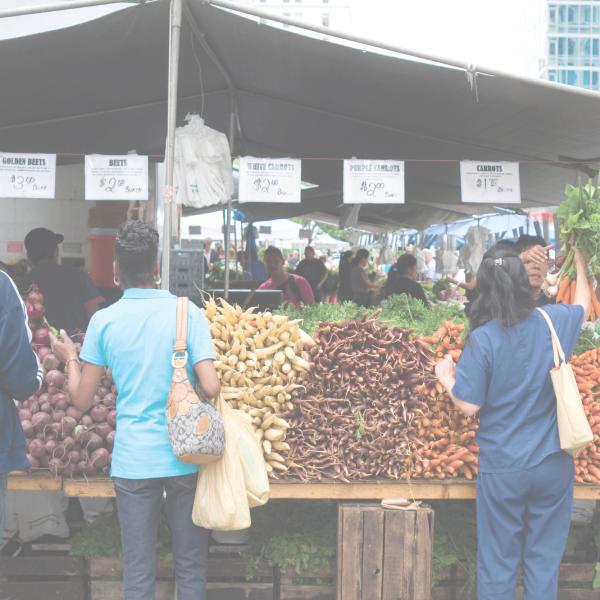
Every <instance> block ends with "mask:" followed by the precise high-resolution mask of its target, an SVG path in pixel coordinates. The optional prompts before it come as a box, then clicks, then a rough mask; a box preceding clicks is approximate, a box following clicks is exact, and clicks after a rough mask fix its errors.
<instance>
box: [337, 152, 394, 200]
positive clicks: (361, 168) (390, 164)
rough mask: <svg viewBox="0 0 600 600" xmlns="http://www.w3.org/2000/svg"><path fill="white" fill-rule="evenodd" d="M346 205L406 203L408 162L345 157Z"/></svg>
mask: <svg viewBox="0 0 600 600" xmlns="http://www.w3.org/2000/svg"><path fill="white" fill-rule="evenodd" d="M344 204H404V162H402V161H399V160H357V159H351V160H345V161H344Z"/></svg>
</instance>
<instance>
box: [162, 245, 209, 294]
mask: <svg viewBox="0 0 600 600" xmlns="http://www.w3.org/2000/svg"><path fill="white" fill-rule="evenodd" d="M197 288H199V289H203V288H204V252H203V251H202V250H175V251H173V252H172V253H171V265H170V278H169V289H170V290H171V293H172V294H175V295H176V296H188V297H189V296H193V295H194V294H195V293H196V292H197Z"/></svg>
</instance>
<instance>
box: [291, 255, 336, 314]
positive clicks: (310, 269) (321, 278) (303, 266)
mask: <svg viewBox="0 0 600 600" xmlns="http://www.w3.org/2000/svg"><path fill="white" fill-rule="evenodd" d="M295 274H296V275H300V277H304V279H306V281H308V283H310V287H311V288H312V291H313V296H314V297H315V301H316V302H321V300H322V298H323V294H322V291H321V290H322V287H323V284H324V283H325V281H327V276H328V272H327V267H326V266H325V265H324V264H323V261H321V260H319V259H318V258H317V255H316V252H315V249H314V248H313V247H312V246H306V248H305V249H304V259H303V260H301V261H300V262H299V263H298V266H297V267H296V271H295Z"/></svg>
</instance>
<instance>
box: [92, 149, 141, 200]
mask: <svg viewBox="0 0 600 600" xmlns="http://www.w3.org/2000/svg"><path fill="white" fill-rule="evenodd" d="M85 199H86V200H148V157H147V156H137V154H126V155H124V156H106V155H103V154H90V155H88V156H86V157H85Z"/></svg>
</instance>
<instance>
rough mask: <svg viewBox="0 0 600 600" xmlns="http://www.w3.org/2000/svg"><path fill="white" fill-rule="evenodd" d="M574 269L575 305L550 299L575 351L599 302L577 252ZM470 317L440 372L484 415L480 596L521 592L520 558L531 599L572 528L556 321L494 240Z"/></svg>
mask: <svg viewBox="0 0 600 600" xmlns="http://www.w3.org/2000/svg"><path fill="white" fill-rule="evenodd" d="M576 267H577V295H576V297H575V304H574V305H573V306H567V305H555V306H545V307H544V309H545V310H546V312H547V313H548V314H549V315H550V318H551V319H552V321H553V323H554V327H555V329H556V331H557V333H558V336H559V338H560V340H561V343H562V345H563V348H564V350H565V353H566V354H568V355H569V356H570V354H571V353H572V352H573V348H574V347H575V343H576V341H577V338H578V336H579V333H580V330H581V325H582V324H583V320H584V315H586V314H588V312H589V309H590V302H591V296H590V287H589V284H588V281H587V268H586V265H585V263H584V261H583V259H582V258H581V255H580V254H579V252H576ZM469 318H470V321H471V333H470V334H469V339H468V340H467V343H466V344H465V349H464V351H463V354H462V356H461V359H460V360H459V362H458V365H457V366H456V367H455V365H454V363H453V362H452V359H451V358H450V357H446V359H445V360H444V361H442V362H441V363H439V364H438V366H437V368H436V374H437V376H438V379H439V380H440V382H441V383H442V385H443V386H444V387H445V388H446V390H447V391H448V393H449V394H450V396H451V398H452V401H453V402H454V404H455V405H456V407H457V408H458V409H460V410H461V411H462V412H464V413H465V414H467V415H475V414H476V413H479V417H480V427H479V432H478V435H477V441H478V444H479V448H480V454H479V476H478V479H477V545H478V559H477V587H478V599H479V600H492V599H493V600H514V598H515V592H516V579H517V569H518V566H519V564H520V563H522V564H523V572H524V586H525V593H524V596H523V598H524V600H552V599H553V598H556V596H557V587H558V570H559V566H560V562H561V559H562V556H563V553H564V550H565V545H566V542H567V536H568V532H569V522H570V517H571V506H572V501H573V480H574V466H573V459H572V458H571V457H570V456H569V455H568V454H566V453H565V452H562V451H561V449H560V442H559V437H558V427H557V422H556V397H555V395H554V391H553V388H552V383H551V379H550V369H551V368H553V367H554V362H553V354H552V344H551V341H550V334H549V331H548V326H547V324H546V322H545V321H544V319H543V317H542V315H541V314H539V312H537V311H536V310H535V300H534V297H533V293H532V288H531V286H530V285H529V281H528V277H527V272H526V271H525V268H524V266H523V263H522V262H521V260H520V259H519V256H518V255H517V253H516V251H515V250H514V249H513V248H510V247H499V246H495V247H494V248H492V249H490V250H489V251H488V252H487V253H486V254H485V256H484V258H483V262H482V264H481V266H480V268H479V271H478V273H477V294H476V300H475V301H474V302H473V305H472V308H471V311H470V313H469Z"/></svg>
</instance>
